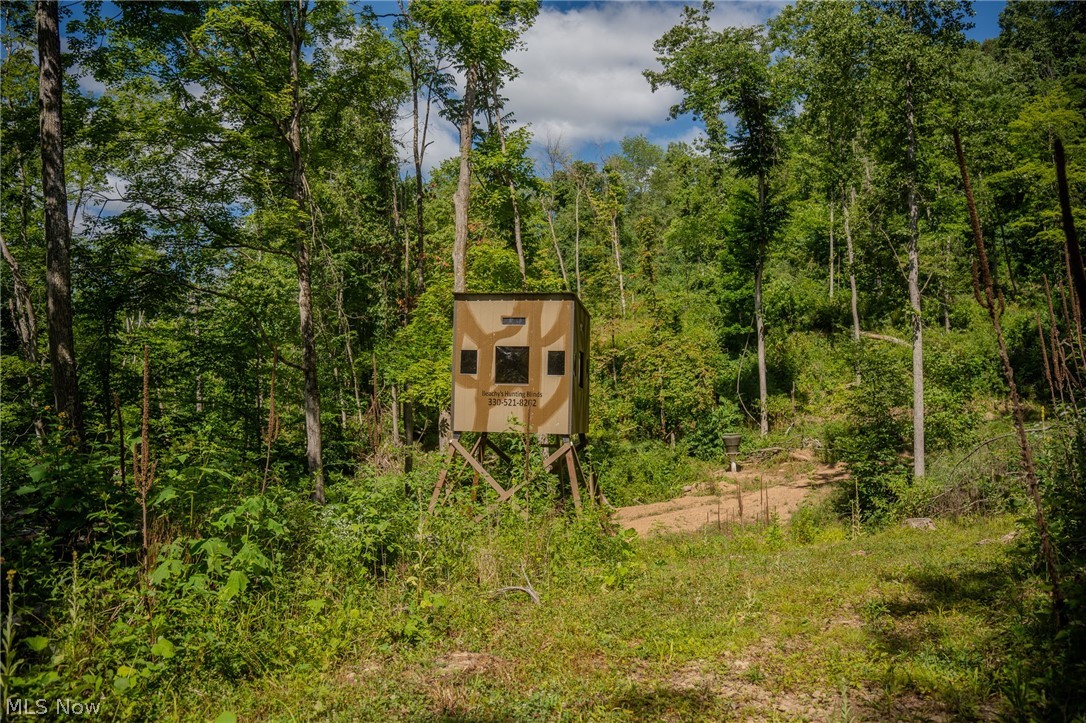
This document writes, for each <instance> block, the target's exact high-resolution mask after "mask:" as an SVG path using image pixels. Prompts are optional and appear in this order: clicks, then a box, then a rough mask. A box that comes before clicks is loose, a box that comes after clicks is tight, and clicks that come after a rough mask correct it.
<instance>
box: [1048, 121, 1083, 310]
mask: <svg viewBox="0 0 1086 723" xmlns="http://www.w3.org/2000/svg"><path fill="white" fill-rule="evenodd" d="M1052 154H1053V156H1054V158H1055V161H1056V190H1057V191H1058V192H1059V196H1060V218H1061V220H1062V221H1063V235H1064V240H1065V241H1066V247H1067V260H1068V262H1069V263H1070V265H1071V278H1072V279H1073V280H1074V282H1075V296H1077V297H1078V308H1079V309H1080V314H1081V313H1083V311H1081V310H1086V271H1084V270H1083V266H1082V248H1081V247H1080V246H1079V244H1078V231H1076V230H1075V216H1074V214H1073V213H1072V212H1071V192H1070V189H1069V188H1068V185H1067V158H1066V156H1065V154H1064V151H1063V141H1061V140H1060V137H1059V136H1056V137H1055V138H1054V139H1053V142H1052Z"/></svg>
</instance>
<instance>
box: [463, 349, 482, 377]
mask: <svg viewBox="0 0 1086 723" xmlns="http://www.w3.org/2000/svg"><path fill="white" fill-rule="evenodd" d="M460 373H461V374H478V373H479V350H478V349H461V350H460Z"/></svg>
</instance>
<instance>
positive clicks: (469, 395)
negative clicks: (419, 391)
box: [430, 293, 596, 511]
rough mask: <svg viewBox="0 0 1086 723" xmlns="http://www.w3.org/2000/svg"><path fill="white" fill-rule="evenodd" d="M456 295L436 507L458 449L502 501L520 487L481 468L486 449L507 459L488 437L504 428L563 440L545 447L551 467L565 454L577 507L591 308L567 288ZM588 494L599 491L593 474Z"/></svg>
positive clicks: (585, 426)
mask: <svg viewBox="0 0 1086 723" xmlns="http://www.w3.org/2000/svg"><path fill="white" fill-rule="evenodd" d="M453 297H454V304H453V358H452V362H453V364H452V433H453V438H452V441H451V442H450V445H449V452H448V459H447V462H446V465H445V467H444V468H443V469H442V471H441V474H440V476H439V478H438V482H437V485H436V487H435V488H434V495H433V498H432V499H431V501H430V510H431V511H432V510H433V509H434V507H435V506H436V504H437V501H438V497H439V494H440V492H441V489H442V486H443V485H444V483H445V479H446V477H447V474H448V468H449V463H451V462H452V458H453V455H454V454H459V455H460V456H461V457H463V458H464V460H465V461H466V462H467V463H468V464H469V465H470V466H471V467H472V468H473V469H474V471H475V475H476V479H478V476H479V475H482V476H483V477H484V478H485V479H486V481H487V483H488V484H489V485H490V486H491V487H492V488H494V490H495V491H496V492H497V493H498V501H499V502H502V501H505V500H510V499H512V497H513V494H514V493H515V492H516V491H517V489H519V487H518V488H513V489H508V490H507V489H504V488H503V487H502V486H501V485H499V484H498V483H497V482H496V481H495V480H494V478H493V477H492V476H491V475H490V474H489V473H488V472H487V471H486V469H485V467H484V465H483V461H484V459H485V455H486V452H487V451H488V450H490V451H493V452H494V453H496V454H497V455H498V456H499V457H502V458H503V459H507V457H506V455H505V453H504V452H502V450H501V449H499V448H498V447H497V446H496V445H495V444H494V443H493V441H491V440H490V439H489V437H488V435H490V434H494V433H502V432H515V433H520V434H531V435H546V438H547V439H548V440H550V438H551V437H550V435H554V436H555V437H557V439H558V441H556V442H553V443H552V442H549V441H548V443H547V444H546V445H545V447H547V448H548V449H549V450H554V451H553V453H552V454H550V455H549V456H548V457H547V459H546V460H545V462H544V464H545V466H546V467H547V468H548V469H550V468H553V467H554V466H555V464H556V463H557V462H559V461H560V460H562V459H563V458H565V460H566V465H565V467H566V469H565V470H564V471H565V473H566V475H567V476H568V478H569V485H570V491H571V492H572V495H573V502H574V504H575V505H576V507H577V509H578V510H579V509H580V507H581V497H580V489H579V485H578V477H579V476H581V475H579V474H578V469H579V468H580V461H579V455H578V452H579V448H581V447H583V445H584V444H585V434H586V433H587V432H588V393H589V379H588V351H589V348H588V347H589V331H590V323H591V319H590V317H589V315H588V312H587V311H586V310H585V308H584V306H583V305H582V304H581V301H580V299H578V298H577V296H576V295H575V294H568V293H556V294H527V293H524V294H520V293H509V294H467V293H457V294H454V295H453ZM465 432H474V433H476V434H477V437H476V440H475V444H474V446H473V447H472V449H471V451H470V452H469V451H468V450H467V448H465V447H464V446H463V445H462V444H461V442H460V438H461V436H462V435H463V434H464V433H465ZM575 437H576V440H575ZM561 472H562V470H561V468H559V473H560V474H561ZM588 492H589V494H590V495H591V496H593V497H595V496H596V489H595V484H594V480H592V479H589V480H588Z"/></svg>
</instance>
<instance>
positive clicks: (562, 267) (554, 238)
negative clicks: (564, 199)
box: [543, 196, 569, 291]
mask: <svg viewBox="0 0 1086 723" xmlns="http://www.w3.org/2000/svg"><path fill="white" fill-rule="evenodd" d="M553 204H554V197H553V196H552V197H551V207H550V208H544V209H543V214H544V215H545V216H546V217H547V225H548V226H549V227H550V230H551V243H552V244H554V255H555V256H557V257H558V270H559V271H561V272H562V285H563V286H565V287H566V291H569V276H568V275H567V274H566V260H565V259H564V258H562V248H561V247H560V246H559V245H558V234H557V233H555V231H554V213H553V211H552V208H553Z"/></svg>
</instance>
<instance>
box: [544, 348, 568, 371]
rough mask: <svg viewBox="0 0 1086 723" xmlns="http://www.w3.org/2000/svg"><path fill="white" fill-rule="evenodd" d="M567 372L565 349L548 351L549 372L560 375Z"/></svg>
mask: <svg viewBox="0 0 1086 723" xmlns="http://www.w3.org/2000/svg"><path fill="white" fill-rule="evenodd" d="M565 373H566V353H565V352H564V351H549V352H547V374H549V375H550V376H552V377H560V376H563V375H565Z"/></svg>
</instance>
